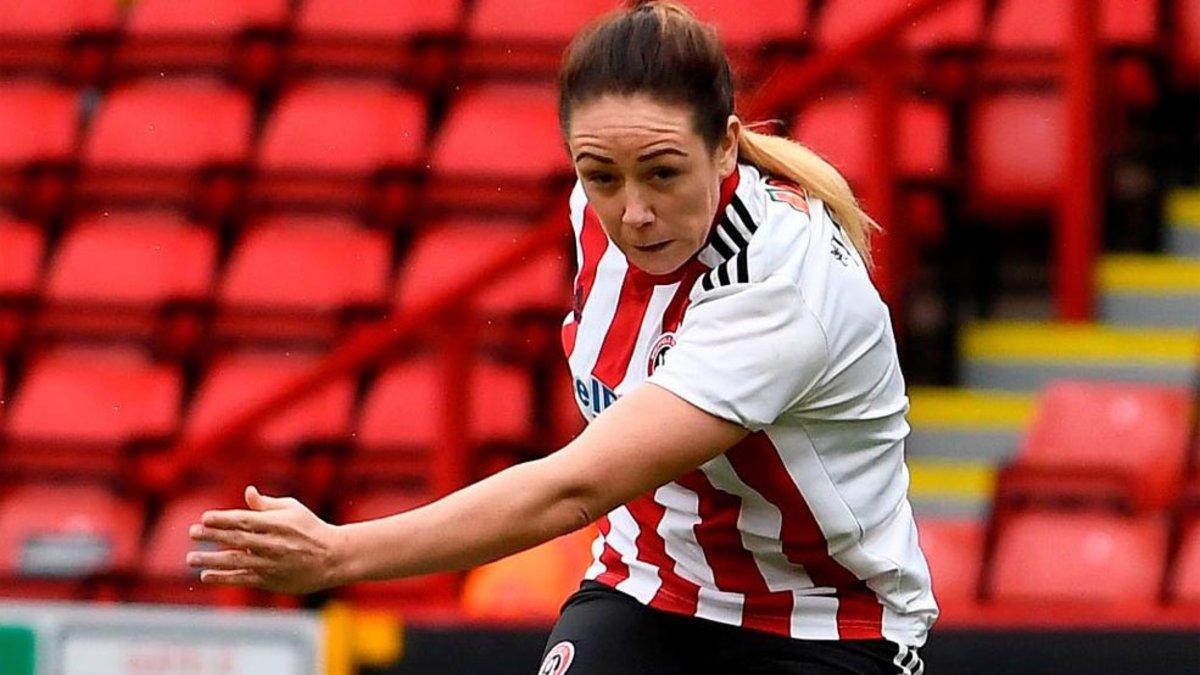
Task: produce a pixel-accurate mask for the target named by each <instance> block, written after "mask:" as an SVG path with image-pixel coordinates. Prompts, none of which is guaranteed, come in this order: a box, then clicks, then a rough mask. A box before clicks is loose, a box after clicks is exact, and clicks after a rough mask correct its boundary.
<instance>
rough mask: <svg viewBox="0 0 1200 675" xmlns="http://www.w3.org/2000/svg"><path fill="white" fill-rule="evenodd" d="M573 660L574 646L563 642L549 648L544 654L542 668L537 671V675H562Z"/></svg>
mask: <svg viewBox="0 0 1200 675" xmlns="http://www.w3.org/2000/svg"><path fill="white" fill-rule="evenodd" d="M574 660H575V645H573V644H571V643H570V642H567V641H565V640H564V641H563V642H560V643H558V644H556V645H554V646H553V647H551V648H550V651H549V652H547V653H546V658H545V659H544V660H543V661H542V667H541V668H539V669H538V675H564V673H566V672H567V669H569V668H570V667H571V662H572V661H574Z"/></svg>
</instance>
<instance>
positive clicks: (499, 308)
mask: <svg viewBox="0 0 1200 675" xmlns="http://www.w3.org/2000/svg"><path fill="white" fill-rule="evenodd" d="M530 233H531V229H530V228H529V227H527V226H525V225H523V224H521V223H519V222H511V221H501V222H487V221H479V220H474V221H448V222H441V223H437V224H434V225H431V226H430V227H428V228H427V229H425V230H423V231H422V233H421V234H420V235H419V236H418V238H417V240H416V242H415V243H414V244H413V245H412V247H411V248H410V249H409V252H408V255H407V256H406V257H405V258H404V260H403V261H402V262H401V264H400V265H399V271H398V275H397V281H396V295H397V306H398V308H399V309H400V310H401V311H404V310H406V309H409V308H411V307H414V306H416V305H418V304H420V303H421V302H423V301H426V300H428V299H429V298H431V297H433V296H436V295H437V294H438V292H439V291H441V290H443V289H445V288H446V287H447V286H450V285H453V284H454V283H456V282H457V281H459V280H461V279H463V278H465V277H467V276H470V275H471V274H472V273H474V272H475V271H476V270H478V269H479V267H480V265H481V264H485V263H487V262H488V261H489V260H490V259H491V258H492V256H495V255H496V253H497V252H498V251H500V250H503V249H504V248H505V247H507V246H511V245H513V244H515V243H516V242H519V241H521V240H522V239H524V238H526V237H528V236H529V234H530ZM563 250H564V249H563V247H552V248H551V249H549V250H547V251H546V252H545V253H544V254H542V255H540V256H538V258H537V259H536V260H534V261H529V262H526V263H524V264H522V266H521V267H519V268H518V269H516V270H514V272H513V273H512V274H511V275H510V276H508V277H507V278H503V279H500V280H499V281H494V282H492V283H489V284H487V285H486V290H484V291H482V292H481V293H480V295H479V296H478V297H477V300H476V301H475V303H474V304H475V306H476V307H477V308H478V309H479V310H482V311H483V312H485V313H487V314H491V315H502V314H512V313H515V312H521V311H542V312H547V311H549V312H554V313H557V314H561V313H562V312H563V311H565V310H566V308H567V307H568V305H569V304H570V298H569V292H568V291H569V288H570V283H571V281H570V277H569V271H568V267H569V266H570V262H568V261H567V260H566V256H565V254H564V252H563Z"/></svg>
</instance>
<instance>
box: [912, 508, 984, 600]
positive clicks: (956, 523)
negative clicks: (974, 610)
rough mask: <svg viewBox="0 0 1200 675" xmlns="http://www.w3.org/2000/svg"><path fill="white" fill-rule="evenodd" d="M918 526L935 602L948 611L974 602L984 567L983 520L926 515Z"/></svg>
mask: <svg viewBox="0 0 1200 675" xmlns="http://www.w3.org/2000/svg"><path fill="white" fill-rule="evenodd" d="M918 529H919V531H920V539H921V551H922V552H924V553H925V559H926V560H927V561H928V562H929V571H930V574H931V575H932V577H933V589H934V593H935V594H936V595H937V599H938V604H939V605H941V606H942V608H943V609H944V610H947V611H953V608H955V607H962V606H964V605H971V604H973V603H974V602H975V597H976V593H977V590H978V588H979V574H980V570H981V569H982V567H983V534H984V533H983V525H982V523H980V522H979V521H975V520H947V519H941V518H926V519H922V520H921V521H920V523H918Z"/></svg>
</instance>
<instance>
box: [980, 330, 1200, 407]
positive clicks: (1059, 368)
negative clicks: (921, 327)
mask: <svg viewBox="0 0 1200 675" xmlns="http://www.w3.org/2000/svg"><path fill="white" fill-rule="evenodd" d="M960 353H961V354H962V356H963V371H964V378H963V379H964V384H966V385H967V386H970V387H979V388H987V389H1002V390H1010V391H1037V390H1039V389H1041V388H1042V387H1043V386H1045V385H1046V384H1047V383H1048V382H1050V381H1052V380H1056V379H1083V380H1092V379H1097V380H1114V381H1122V382H1157V383H1163V384H1188V383H1190V382H1191V381H1192V378H1193V377H1194V373H1195V369H1196V364H1197V356H1198V355H1200V330H1198V329H1195V328H1192V329H1188V328H1178V329H1176V328H1154V329H1151V328H1140V329H1135V328H1116V327H1107V326H1102V325H1097V324H1060V323H1044V322H1024V321H988V322H976V323H972V324H968V325H967V326H966V327H964V330H963V333H962V336H961V347H960Z"/></svg>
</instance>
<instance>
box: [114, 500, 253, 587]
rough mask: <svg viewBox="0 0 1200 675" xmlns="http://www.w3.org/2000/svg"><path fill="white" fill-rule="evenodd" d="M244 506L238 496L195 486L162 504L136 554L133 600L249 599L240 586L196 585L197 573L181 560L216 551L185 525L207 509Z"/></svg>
mask: <svg viewBox="0 0 1200 675" xmlns="http://www.w3.org/2000/svg"><path fill="white" fill-rule="evenodd" d="M236 508H245V504H244V503H242V502H241V500H240V499H239V498H238V496H237V495H236V494H235V495H232V496H231V495H230V494H229V493H227V492H223V491H221V490H218V489H212V488H210V489H199V490H195V491H192V492H190V493H188V494H185V495H183V496H181V497H177V498H175V499H172V500H171V501H169V502H167V503H166V504H165V505H164V506H163V509H162V512H161V513H160V514H159V517H158V518H157V519H156V520H155V521H154V524H153V527H152V528H151V530H150V533H149V536H148V538H147V540H146V545H145V548H144V549H143V551H142V555H141V556H140V558H139V563H140V564H139V567H138V576H137V583H136V584H135V585H134V587H133V589H132V591H131V598H130V599H131V600H133V601H134V602H159V603H171V604H188V605H192V604H206V605H240V604H245V603H246V602H247V601H248V600H249V598H248V593H246V592H245V589H236V588H230V587H215V586H209V585H205V584H201V583H200V581H199V573H198V572H197V570H195V569H194V568H192V567H189V566H188V565H187V563H186V562H185V559H186V557H187V552H188V551H191V550H197V549H205V548H208V549H214V550H215V549H216V548H217V547H216V546H215V545H209V544H200V543H197V542H194V541H192V539H191V537H189V536H188V527H189V526H190V525H191V524H192V523H198V522H200V516H201V514H203V513H204V512H205V511H207V510H210V509H236Z"/></svg>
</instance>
